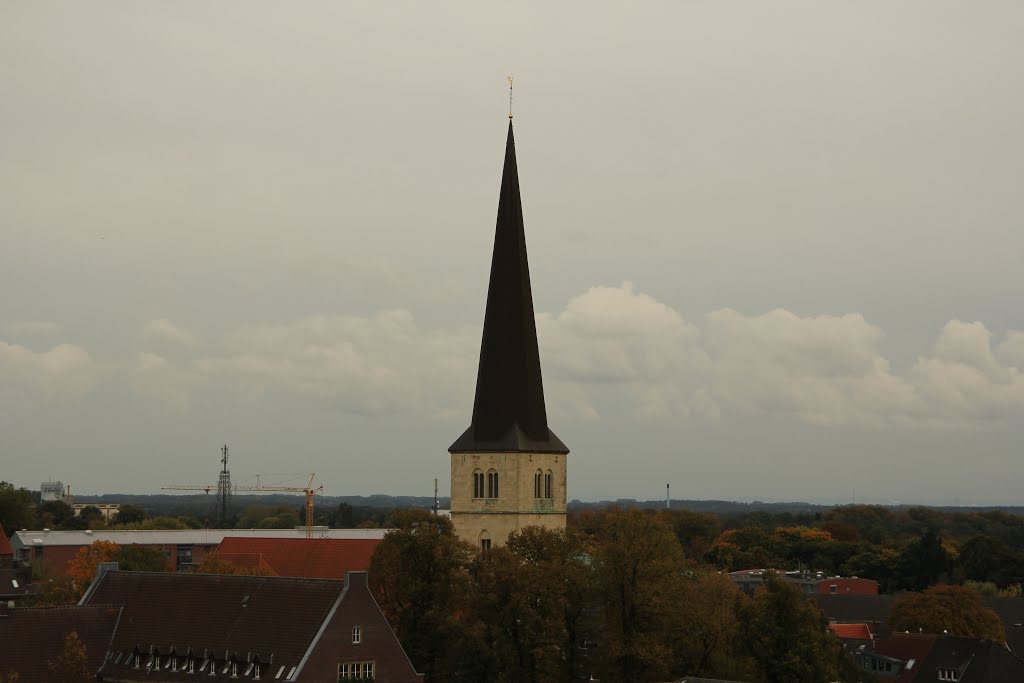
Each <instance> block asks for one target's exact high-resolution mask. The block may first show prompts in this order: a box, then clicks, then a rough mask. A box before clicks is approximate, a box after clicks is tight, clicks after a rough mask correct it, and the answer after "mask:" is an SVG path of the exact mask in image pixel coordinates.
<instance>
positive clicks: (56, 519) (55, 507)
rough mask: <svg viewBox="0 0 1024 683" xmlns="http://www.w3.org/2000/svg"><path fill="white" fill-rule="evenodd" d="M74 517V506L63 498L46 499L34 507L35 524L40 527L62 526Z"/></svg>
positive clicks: (55, 527)
mask: <svg viewBox="0 0 1024 683" xmlns="http://www.w3.org/2000/svg"><path fill="white" fill-rule="evenodd" d="M74 518H75V510H74V508H72V507H71V506H70V505H68V504H67V503H65V502H64V501H63V500H48V501H46V502H45V503H42V504H40V505H39V507H37V508H36V524H37V525H38V528H40V529H57V528H63V527H64V526H65V525H66V524H67V523H68V522H70V521H71V520H73V519H74Z"/></svg>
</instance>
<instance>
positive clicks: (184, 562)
mask: <svg viewBox="0 0 1024 683" xmlns="http://www.w3.org/2000/svg"><path fill="white" fill-rule="evenodd" d="M387 531H388V530H387V529H328V528H326V527H315V528H314V536H315V537H316V538H327V539H369V540H376V541H380V539H382V538H384V535H385V534H386V533H387ZM228 537H237V538H269V539H303V540H305V538H306V528H305V527H298V528H295V529H174V530H95V531H91V530H84V531H76V530H69V531H63V530H50V529H43V530H41V531H18V532H16V533H15V534H14V535H13V536H12V537H11V540H10V544H11V547H12V549H13V551H14V553H15V557H16V559H17V560H19V561H21V562H22V563H29V564H36V563H38V564H44V565H45V566H46V568H47V569H48V570H49V571H50V572H51V573H52V574H53V575H54V576H58V577H59V576H64V575H65V574H66V573H67V569H68V563H69V562H70V561H71V560H72V559H74V557H75V556H76V555H78V552H79V550H81V549H82V548H84V547H86V546H88V545H91V544H92V543H94V542H95V541H110V542H112V543H116V544H118V545H132V544H137V545H142V546H146V547H148V548H155V549H157V550H160V551H161V552H162V553H163V554H164V556H165V557H166V558H167V569H168V570H169V571H186V570H189V569H192V568H194V567H195V566H196V565H198V564H199V563H200V562H202V561H203V557H204V556H205V555H206V554H207V553H211V552H213V551H214V550H215V549H216V548H217V546H219V545H220V543H221V541H223V540H224V539H225V538H228Z"/></svg>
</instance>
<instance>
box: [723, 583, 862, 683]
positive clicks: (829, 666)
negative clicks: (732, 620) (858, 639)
mask: <svg viewBox="0 0 1024 683" xmlns="http://www.w3.org/2000/svg"><path fill="white" fill-rule="evenodd" d="M742 622H743V627H742V629H743V641H744V643H745V646H746V649H747V651H748V653H749V655H750V656H751V657H752V659H753V660H754V662H755V663H756V672H757V675H756V679H757V681H758V682H759V683H821V682H822V681H835V680H841V681H857V680H860V678H861V676H860V672H859V671H858V669H857V667H856V666H855V665H854V663H853V661H852V660H851V659H850V657H849V656H848V655H847V654H846V652H845V651H844V649H843V646H842V643H840V641H839V639H838V638H836V637H835V636H834V635H833V634H832V633H831V632H830V631H829V630H828V620H827V619H826V618H825V615H824V614H822V612H821V610H819V609H818V608H817V607H816V606H815V605H814V603H812V602H809V601H807V600H805V599H804V597H803V596H802V595H801V594H800V591H799V590H797V589H796V588H795V587H793V586H791V585H789V584H788V583H786V582H785V581H784V580H782V579H780V578H778V577H777V576H775V575H774V574H769V575H768V576H767V577H766V579H765V582H764V585H763V586H761V588H759V589H758V591H757V593H756V594H755V595H754V598H753V599H752V600H751V601H750V603H749V604H748V605H747V607H746V609H745V610H744V614H743V618H742Z"/></svg>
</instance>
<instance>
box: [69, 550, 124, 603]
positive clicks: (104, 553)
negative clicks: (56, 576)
mask: <svg viewBox="0 0 1024 683" xmlns="http://www.w3.org/2000/svg"><path fill="white" fill-rule="evenodd" d="M120 552H121V546H119V545H118V544H116V543H113V542H111V541H93V542H92V545H87V546H85V547H84V548H81V549H80V550H79V551H78V554H77V555H76V556H75V557H74V559H72V560H71V561H70V562H68V572H67V574H68V576H69V577H70V578H71V579H73V580H74V581H75V582H76V583H77V584H78V585H79V587H80V588H81V589H82V590H83V591H84V590H85V588H86V587H87V586H88V585H89V584H90V583H91V582H92V580H93V579H94V578H95V577H96V565H97V564H98V563H100V562H116V561H117V555H118V553H120Z"/></svg>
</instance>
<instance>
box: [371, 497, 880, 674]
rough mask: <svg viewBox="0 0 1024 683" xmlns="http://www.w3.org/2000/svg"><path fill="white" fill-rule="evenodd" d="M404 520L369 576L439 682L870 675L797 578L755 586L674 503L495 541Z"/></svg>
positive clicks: (416, 660)
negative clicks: (737, 579) (666, 508)
mask: <svg viewBox="0 0 1024 683" xmlns="http://www.w3.org/2000/svg"><path fill="white" fill-rule="evenodd" d="M391 521H392V525H393V526H394V528H395V530H394V531H393V532H391V533H390V534H388V535H387V536H386V537H385V538H384V540H383V541H382V542H381V543H380V545H378V547H377V549H376V551H375V553H374V556H373V559H372V563H371V567H370V573H369V577H370V586H371V590H373V592H374V595H375V597H376V599H377V601H378V603H379V604H380V606H381V609H382V610H383V611H384V613H385V616H387V618H388V620H389V622H390V623H391V625H392V627H393V628H394V629H395V632H396V634H397V635H398V637H399V639H400V641H401V642H402V645H403V647H404V648H405V650H406V652H407V654H408V655H409V657H410V658H411V659H412V662H413V664H414V665H415V666H416V667H417V669H418V670H419V671H422V672H424V673H426V674H427V679H428V680H430V681H481V680H486V681H550V680H566V681H568V680H587V679H589V678H591V677H592V676H593V677H596V678H600V679H601V680H615V681H626V682H633V681H655V680H669V679H671V678H679V677H681V676H684V675H691V676H702V677H712V678H725V679H731V680H746V681H783V680H784V681H823V680H834V681H839V680H842V681H853V680H859V678H860V676H859V673H858V671H857V670H856V668H855V666H854V665H853V662H852V660H851V659H850V658H849V657H848V656H847V655H846V654H845V652H844V650H843V648H842V645H841V644H840V642H839V640H838V639H837V638H835V636H834V635H832V633H831V632H830V631H829V630H828V628H827V622H826V619H825V617H824V615H823V614H822V613H821V612H820V610H818V609H817V607H815V606H814V605H813V604H812V603H809V602H807V601H806V600H805V599H804V598H803V596H802V595H801V594H800V593H799V592H798V591H797V590H796V589H795V588H793V587H792V586H790V585H789V584H788V583H786V582H785V581H783V580H781V579H778V578H774V577H771V576H769V578H768V580H767V581H766V583H765V586H764V588H763V589H762V590H761V591H759V592H758V593H757V594H756V595H755V596H753V597H748V596H746V595H745V594H744V593H743V592H742V591H740V590H739V589H738V588H736V586H735V585H734V584H733V582H732V580H731V579H730V578H729V577H728V576H727V575H726V574H724V573H722V572H720V571H719V570H717V569H716V568H714V567H710V566H707V565H701V564H699V563H697V562H695V561H693V560H688V559H687V558H686V556H685V553H684V550H683V545H682V544H681V543H680V542H679V540H678V537H677V535H676V531H675V529H674V528H673V525H672V519H671V516H670V515H668V514H665V513H652V512H647V511H641V510H636V509H620V508H617V507H610V508H606V509H604V510H601V511H598V512H592V513H587V514H586V515H583V516H579V517H577V518H576V519H575V520H574V523H573V524H571V525H570V527H569V528H568V529H566V530H548V529H543V528H539V527H533V528H526V529H524V530H522V531H520V532H517V533H514V534H512V536H511V537H510V538H509V539H508V542H507V543H506V545H505V546H503V547H499V548H494V549H492V550H490V551H488V552H486V553H481V552H480V550H479V549H478V548H476V547H475V546H472V545H470V544H467V543H465V542H463V541H460V540H459V539H458V538H457V537H456V536H455V534H454V532H453V529H452V525H451V522H450V521H449V520H448V519H447V518H445V517H438V516H433V515H431V514H429V513H427V512H421V511H402V512H396V513H395V514H394V515H393V516H392V520H391Z"/></svg>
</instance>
